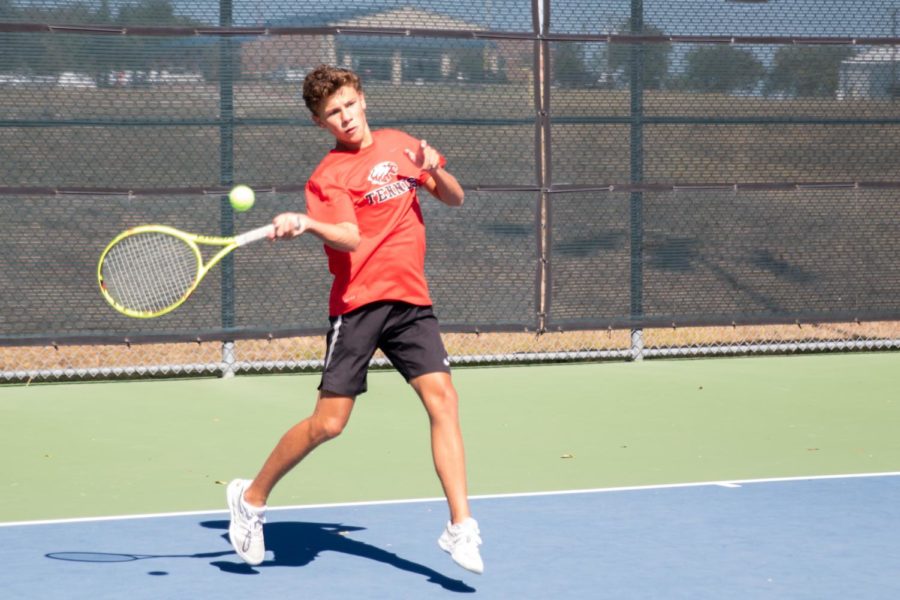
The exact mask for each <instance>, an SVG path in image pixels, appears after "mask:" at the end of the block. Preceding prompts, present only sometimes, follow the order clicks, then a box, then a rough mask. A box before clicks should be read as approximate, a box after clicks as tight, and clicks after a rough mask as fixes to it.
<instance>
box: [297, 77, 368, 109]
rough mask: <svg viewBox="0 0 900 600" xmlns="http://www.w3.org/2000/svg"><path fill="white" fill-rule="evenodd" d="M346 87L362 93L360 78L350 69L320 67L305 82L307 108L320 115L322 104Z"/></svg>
mask: <svg viewBox="0 0 900 600" xmlns="http://www.w3.org/2000/svg"><path fill="white" fill-rule="evenodd" d="M345 85H349V86H351V87H353V88H354V89H355V90H356V91H357V92H361V91H362V82H360V80H359V76H358V75H357V74H356V73H354V72H353V71H351V70H350V69H344V68H341V67H332V66H331V65H319V66H318V67H316V68H315V69H313V70H312V71H310V72H309V73H308V74H307V75H306V79H304V80H303V101H304V102H305V103H306V108H308V109H309V111H310V112H311V113H312V114H314V115H318V114H319V107H320V106H321V105H322V102H324V101H325V100H326V99H327V98H328V97H329V96H331V95H332V94H334V93H335V92H336V91H338V90H339V89H341V88H342V87H344V86H345Z"/></svg>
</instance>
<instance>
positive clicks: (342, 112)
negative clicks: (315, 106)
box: [313, 85, 372, 150]
mask: <svg viewBox="0 0 900 600" xmlns="http://www.w3.org/2000/svg"><path fill="white" fill-rule="evenodd" d="M313 120H314V121H315V122H316V123H317V124H318V125H319V126H321V127H324V128H325V129H327V130H328V131H329V133H331V135H333V136H334V138H335V140H337V146H338V148H347V149H353V150H356V149H359V148H362V147H365V146H368V145H369V144H371V143H372V134H371V133H370V131H369V123H368V121H367V120H366V97H365V96H364V95H363V94H362V93H360V92H358V91H357V90H356V89H355V88H353V87H351V86H349V85H345V86H344V87H342V88H340V89H339V90H338V91H336V92H335V93H334V94H332V95H331V96H329V97H328V98H326V99H325V102H323V103H322V105H321V106H320V107H319V114H317V115H316V116H314V117H313Z"/></svg>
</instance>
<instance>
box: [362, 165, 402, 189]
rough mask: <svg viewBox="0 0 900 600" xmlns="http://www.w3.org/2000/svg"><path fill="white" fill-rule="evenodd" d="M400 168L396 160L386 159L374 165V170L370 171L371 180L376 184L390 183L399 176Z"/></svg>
mask: <svg viewBox="0 0 900 600" xmlns="http://www.w3.org/2000/svg"><path fill="white" fill-rule="evenodd" d="M399 170H400V167H398V166H397V163H395V162H391V161H385V162H383V163H378V164H377V165H375V166H374V167H372V171H371V172H369V181H371V182H372V183H375V184H379V183H380V184H385V183H390V182H392V181H394V179H396V178H397V172H398V171H399Z"/></svg>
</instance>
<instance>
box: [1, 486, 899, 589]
mask: <svg viewBox="0 0 900 600" xmlns="http://www.w3.org/2000/svg"><path fill="white" fill-rule="evenodd" d="M898 497H900V473H885V474H873V475H852V476H829V477H821V478H810V479H774V480H755V481H746V482H715V483H706V484H686V485H672V486H648V487H636V488H619V489H607V490H590V491H581V492H557V493H544V494H531V495H507V496H491V497H477V498H475V499H474V500H473V508H474V509H475V512H476V514H478V515H479V519H480V521H481V525H482V532H483V534H484V538H485V545H484V547H483V554H484V558H485V565H486V569H485V574H484V575H483V576H476V575H472V574H470V573H468V572H465V571H463V570H461V569H459V568H458V567H456V566H455V565H454V564H453V563H452V562H451V561H450V560H449V558H448V557H447V556H446V555H444V554H443V553H442V552H441V551H440V549H438V547H437V545H436V544H435V539H436V537H437V535H438V534H439V533H440V530H439V528H438V527H436V525H438V524H439V523H440V518H439V515H441V514H443V512H444V510H445V509H444V506H443V505H442V501H438V500H434V501H432V500H416V501H409V502H403V501H399V502H387V503H371V504H369V503H355V504H343V505H323V506H313V507H293V508H281V509H272V510H271V512H270V515H269V522H268V524H267V525H266V539H267V547H268V549H269V551H268V554H267V557H266V561H265V562H264V563H263V564H262V565H259V566H258V567H249V566H247V565H245V564H244V563H242V562H241V561H240V559H238V558H237V556H236V555H235V554H234V553H233V552H232V550H231V547H230V546H229V544H228V542H227V540H226V539H225V538H224V535H225V532H226V530H227V514H226V513H225V512H224V511H221V512H209V513H187V514H178V515H145V516H138V517H116V518H109V519H103V518H98V519H86V520H71V521H47V522H27V523H9V524H5V525H4V526H3V527H0V548H2V550H0V556H2V559H3V564H4V566H5V568H4V570H3V575H2V577H0V579H2V580H3V586H2V587H3V589H4V590H5V595H6V597H9V598H41V599H54V598H66V599H72V598H98V599H99V598H129V599H131V600H137V599H141V598H204V597H212V596H214V595H223V594H226V593H227V594H228V595H231V596H234V597H242V596H245V595H247V596H248V597H287V596H297V597H306V598H348V597H354V598H449V597H453V596H454V595H457V594H477V595H478V597H483V598H550V597H552V598H585V597H592V598H663V597H664V598H725V597H728V598H810V599H812V598H815V599H822V598H873V599H874V598H878V599H882V598H891V597H898V596H900V576H898V575H897V567H898V565H900V543H898V541H897V540H898V539H900V526H898V522H900V503H898V502H897V498H898Z"/></svg>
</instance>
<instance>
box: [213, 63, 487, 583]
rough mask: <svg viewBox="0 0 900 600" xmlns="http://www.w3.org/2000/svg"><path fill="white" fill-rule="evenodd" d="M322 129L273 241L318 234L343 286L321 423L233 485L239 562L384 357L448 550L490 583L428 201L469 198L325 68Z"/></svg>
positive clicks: (317, 113)
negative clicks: (442, 509)
mask: <svg viewBox="0 0 900 600" xmlns="http://www.w3.org/2000/svg"><path fill="white" fill-rule="evenodd" d="M303 99H304V101H305V102H306V106H307V107H308V108H309V110H310V112H311V113H312V119H313V121H314V122H315V123H316V124H317V125H318V126H319V127H322V128H323V129H325V130H326V131H328V132H329V133H330V134H331V135H332V136H334V138H335V147H334V149H333V150H331V151H330V152H329V153H328V155H327V156H326V157H325V158H324V159H323V160H322V162H321V163H319V165H318V167H316V169H315V171H314V172H313V174H312V176H311V177H310V179H309V181H308V183H307V185H306V209H307V212H306V213H305V214H304V213H283V214H280V215H278V216H276V217H275V219H274V221H273V223H274V225H275V233H274V236H273V237H274V238H276V239H289V238H294V237H297V236H299V235H301V234H307V233H311V234H313V235H314V236H316V237H318V238H320V239H321V240H322V241H323V242H324V246H325V253H326V254H327V256H328V266H329V270H330V271H331V273H332V274H333V275H334V282H333V285H332V288H331V295H330V297H329V320H330V322H331V329H330V331H329V333H328V336H327V339H326V341H327V349H326V355H325V366H324V368H323V372H322V379H321V383H320V384H319V394H318V400H317V402H316V406H315V409H314V410H313V413H312V415H310V416H309V417H308V418H306V419H304V420H303V421H301V422H300V423H298V424H296V425H295V426H294V427H292V428H291V429H290V430H288V431H287V433H285V434H284V436H283V437H282V438H281V440H280V441H279V442H278V444H277V445H276V446H275V448H274V450H272V453H271V454H270V455H269V458H268V459H267V460H266V462H265V464H263V466H262V468H261V470H260V471H259V473H258V474H257V476H256V478H255V479H253V480H252V481H249V480H243V479H236V480H234V481H232V482H231V483H230V484H229V485H228V490H227V499H228V505H229V508H230V509H231V526H230V528H229V535H230V538H231V543H232V545H233V546H234V549H235V550H236V551H237V553H238V555H240V557H241V558H243V559H244V560H245V561H246V562H248V563H250V564H259V563H261V562H262V561H263V558H264V554H265V544H264V541H263V527H262V524H263V522H264V518H265V507H266V501H267V499H268V497H269V494H270V493H271V491H272V488H274V487H275V484H277V483H278V481H279V480H280V479H281V478H282V477H283V476H284V475H285V474H287V473H288V471H290V470H291V469H292V468H293V467H295V466H296V465H297V464H298V463H299V462H300V461H301V460H303V458H304V457H305V456H306V455H307V454H309V452H311V451H312V450H313V449H314V448H316V447H317V446H318V445H319V444H321V443H323V442H325V441H327V440H330V439H332V438H334V437H335V436H337V435H338V434H340V433H341V431H342V430H343V429H344V426H345V425H346V424H347V421H348V419H349V418H350V413H351V411H352V410H353V405H354V402H355V399H356V397H357V396H358V395H359V394H362V393H363V392H365V391H366V373H367V370H368V364H369V360H370V359H371V358H372V355H373V354H374V352H375V350H376V348H380V349H381V350H382V351H383V352H384V354H385V355H386V356H387V357H388V358H389V359H390V361H391V363H392V364H393V365H394V367H396V368H397V370H399V371H400V373H401V374H402V375H403V377H404V378H405V379H406V380H407V381H408V382H409V384H410V385H411V386H412V388H413V389H414V390H415V392H416V393H417V394H418V396H419V398H420V399H421V401H422V403H423V405H424V407H425V410H426V411H427V412H428V417H429V420H430V423H431V450H432V454H433V458H434V466H435V469H436V471H437V475H438V478H439V479H440V482H441V485H442V487H443V490H444V494H445V496H446V497H447V503H448V505H449V509H450V520H449V522H448V523H447V526H446V528H445V529H444V531H443V533H442V534H441V536H440V538H439V539H438V545H439V546H440V547H441V548H442V549H443V550H445V551H446V552H448V553H450V555H451V557H452V558H453V560H454V561H455V562H456V563H458V564H459V565H460V566H462V567H464V568H466V569H468V570H470V571H473V572H475V573H481V572H482V571H483V570H484V565H483V563H482V560H481V555H480V552H479V549H478V546H479V545H480V544H481V538H480V533H479V530H478V523H477V522H476V521H475V520H474V519H473V518H472V516H471V514H470V512H469V502H468V492H467V489H466V468H465V456H464V450H463V440H462V433H461V431H460V425H459V414H458V409H457V405H458V398H457V395H456V390H455V389H454V387H453V383H452V381H451V377H450V368H449V361H448V360H447V352H446V350H445V349H444V346H443V343H442V342H441V338H440V332H439V330H438V322H437V319H436V317H435V316H434V313H433V312H432V309H431V298H430V296H429V292H428V285H427V283H426V281H425V225H424V222H423V220H422V212H421V208H420V206H419V201H418V197H417V190H418V188H425V189H426V190H428V192H430V193H431V194H432V195H433V196H435V197H436V198H437V199H438V200H440V201H441V202H443V203H445V204H448V205H450V206H459V205H461V204H462V203H463V190H462V187H461V186H460V185H459V182H458V181H457V180H456V178H455V177H453V175H451V174H450V173H448V172H447V171H445V170H444V164H445V162H446V161H445V159H444V157H443V156H441V155H440V154H439V153H438V152H437V151H436V150H435V149H434V148H432V147H431V146H429V145H428V144H427V142H425V140H421V141H420V140H417V139H415V138H413V137H411V136H409V135H407V134H405V133H402V132H400V131H395V130H387V129H384V130H378V131H372V130H371V129H370V128H369V124H368V121H367V120H366V98H365V95H364V94H363V90H362V86H361V84H360V81H359V78H358V77H357V75H356V74H355V73H353V72H352V71H349V70H346V69H340V68H335V67H329V66H325V65H323V66H320V67H318V68H317V69H315V70H314V71H312V72H311V73H309V75H307V77H306V80H305V81H304V84H303Z"/></svg>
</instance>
